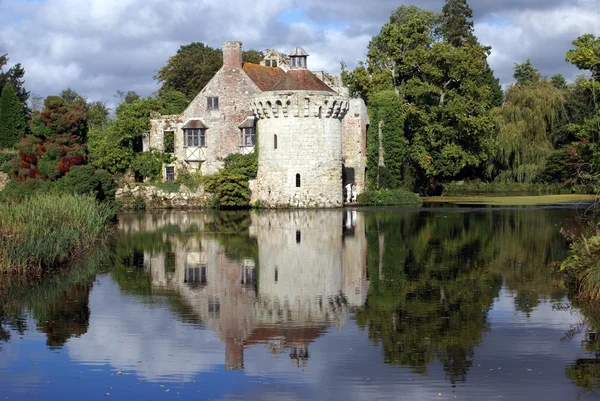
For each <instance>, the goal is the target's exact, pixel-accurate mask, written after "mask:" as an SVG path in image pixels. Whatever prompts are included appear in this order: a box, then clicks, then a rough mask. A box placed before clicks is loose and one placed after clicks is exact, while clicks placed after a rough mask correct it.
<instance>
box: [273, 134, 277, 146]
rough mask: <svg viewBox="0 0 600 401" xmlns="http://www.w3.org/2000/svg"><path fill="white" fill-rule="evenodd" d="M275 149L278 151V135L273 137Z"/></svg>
mask: <svg viewBox="0 0 600 401" xmlns="http://www.w3.org/2000/svg"><path fill="white" fill-rule="evenodd" d="M273 149H277V134H275V135H273Z"/></svg>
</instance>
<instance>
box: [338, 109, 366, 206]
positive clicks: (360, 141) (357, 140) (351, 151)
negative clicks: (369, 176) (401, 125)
mask: <svg viewBox="0 0 600 401" xmlns="http://www.w3.org/2000/svg"><path fill="white" fill-rule="evenodd" d="M368 125H369V115H368V114H367V106H366V105H365V102H364V101H363V100H362V99H351V100H350V110H349V111H348V113H347V114H346V117H345V118H344V125H343V134H342V160H343V163H344V167H345V168H346V169H353V171H354V179H353V181H354V183H355V184H356V190H357V193H359V194H360V193H362V192H364V191H365V176H366V168H367V127H368ZM346 171H348V170H346ZM345 181H346V182H344V185H346V184H347V183H348V182H349V181H352V177H346V180H345Z"/></svg>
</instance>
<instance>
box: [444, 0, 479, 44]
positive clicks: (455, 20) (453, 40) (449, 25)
mask: <svg viewBox="0 0 600 401" xmlns="http://www.w3.org/2000/svg"><path fill="white" fill-rule="evenodd" d="M440 28H441V29H440V31H441V34H442V36H443V37H444V40H446V41H447V42H448V43H450V44H451V45H452V46H454V47H460V46H462V45H464V44H466V43H468V42H474V41H477V39H476V38H475V35H474V34H473V10H471V7H469V5H468V4H467V1H466V0H446V4H445V5H444V7H443V8H442V24H441V27H440Z"/></svg>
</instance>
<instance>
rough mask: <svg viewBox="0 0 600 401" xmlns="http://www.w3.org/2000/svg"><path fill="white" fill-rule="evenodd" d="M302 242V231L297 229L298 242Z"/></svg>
mask: <svg viewBox="0 0 600 401" xmlns="http://www.w3.org/2000/svg"><path fill="white" fill-rule="evenodd" d="M300 242H302V233H301V232H300V231H296V244H299V243H300Z"/></svg>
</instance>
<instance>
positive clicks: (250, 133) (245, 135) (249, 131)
mask: <svg viewBox="0 0 600 401" xmlns="http://www.w3.org/2000/svg"><path fill="white" fill-rule="evenodd" d="M255 143H256V131H255V130H254V128H242V146H254V145H255Z"/></svg>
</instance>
